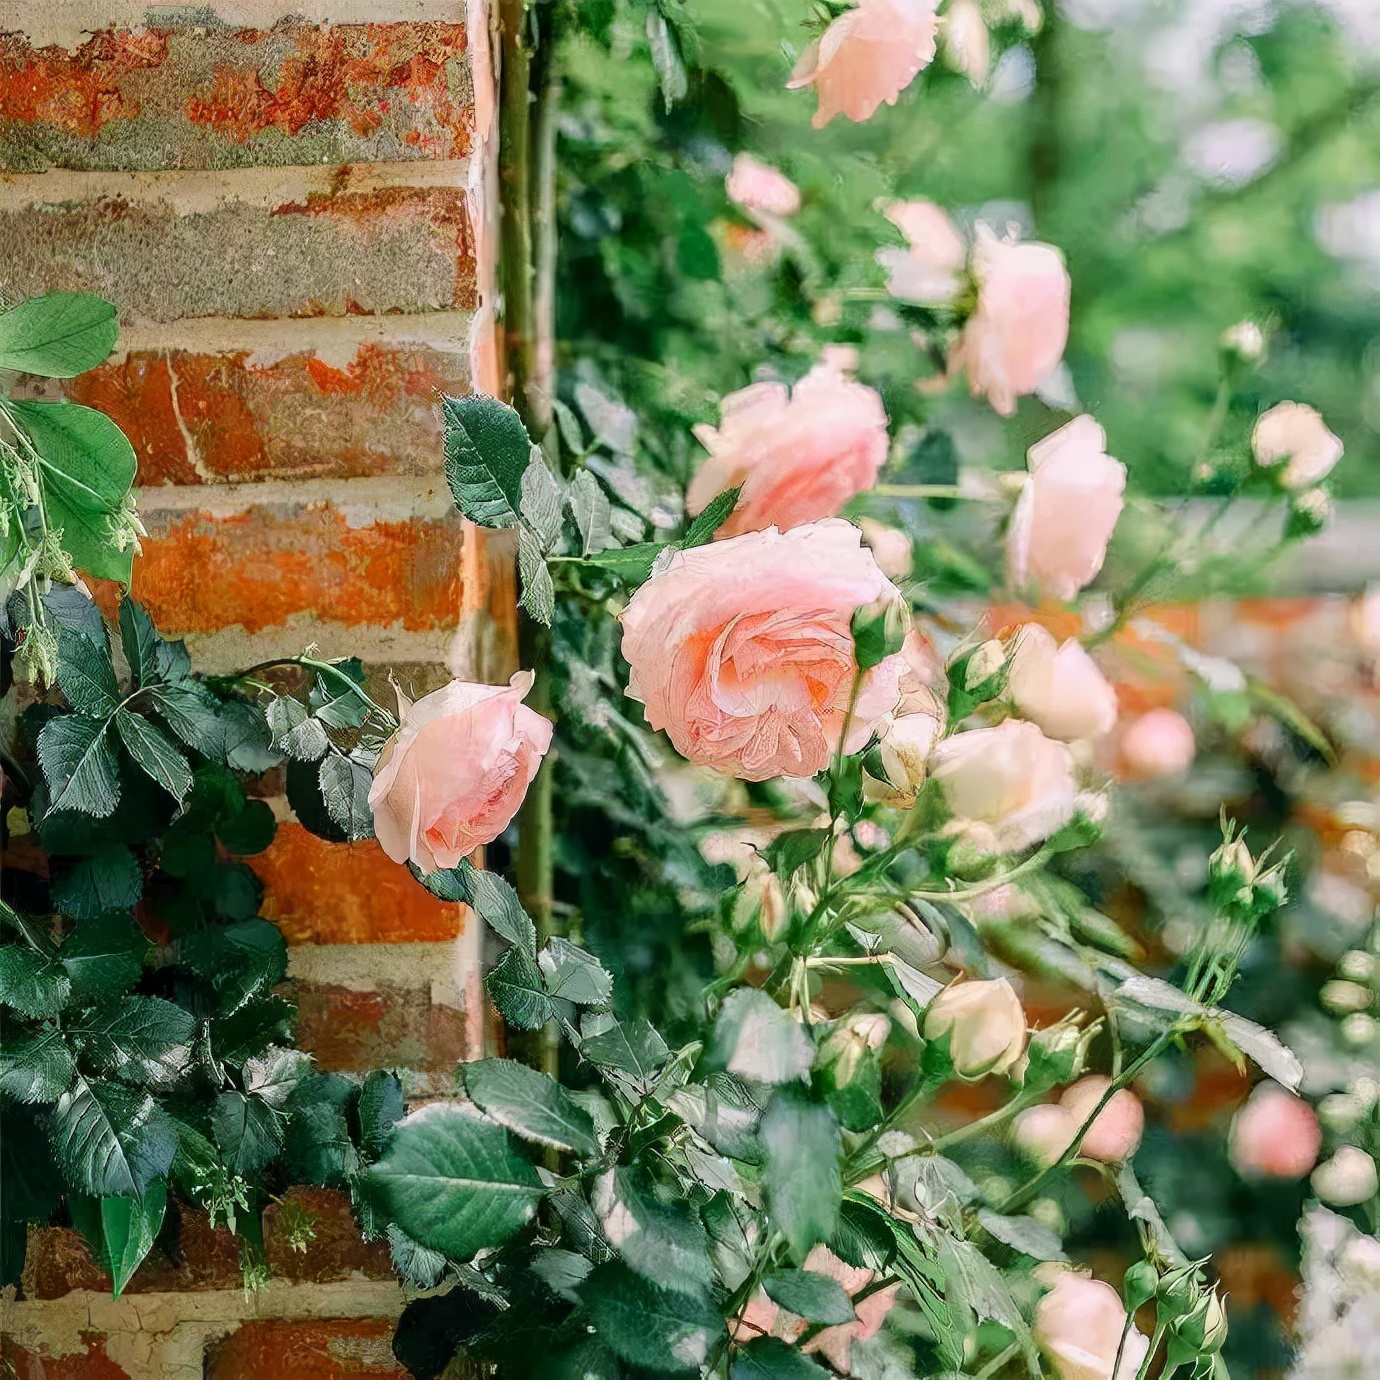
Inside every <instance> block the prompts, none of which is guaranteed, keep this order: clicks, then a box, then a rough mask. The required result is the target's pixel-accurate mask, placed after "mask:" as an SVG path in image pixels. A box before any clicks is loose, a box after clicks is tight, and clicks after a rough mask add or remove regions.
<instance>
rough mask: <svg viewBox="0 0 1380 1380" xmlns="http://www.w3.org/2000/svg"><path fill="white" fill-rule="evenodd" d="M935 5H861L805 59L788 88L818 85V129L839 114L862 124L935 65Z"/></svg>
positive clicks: (897, 0) (866, 1)
mask: <svg viewBox="0 0 1380 1380" xmlns="http://www.w3.org/2000/svg"><path fill="white" fill-rule="evenodd" d="M935 3H936V0H859V3H858V6H857V8H856V9H851V10H848V11H847V12H846V13H844V14H841V15H839V17H838V18H837V19H836V20H834V22H833V23H832V24H830V25H829V27H828V28H827V29H826V30H825V31H824V33H823V35H822V36H821V37H819V38H817V39H816V40H815V41H814V42H813V43H811V44H810V46H809V47H808V48H806V49H805V51H804V52H803V53H802V54H801V55H800V61H799V62H797V63H796V65H795V71H794V72H792V73H791V79H790V81H788V82H787V83H786V86H787V89H788V90H791V91H794V90H796V89H798V88H799V87H802V86H813V87H814V88H815V92H816V94H817V95H818V97H819V108H818V109H817V110H816V111H815V117H814V120H813V121H812V123H813V124H814V127H815V128H816V129H821V128H822V127H823V126H824V125H827V124H828V123H829V121H830V120H832V119H833V118H834V116H835V115H847V116H848V118H849V119H850V120H854V121H857V122H859V123H861V122H862V121H863V120H866V119H868V118H869V117H870V116H871V115H872V114H873V112H874V111H875V110H876V109H877V107H878V106H880V105H895V104H896V98H897V97H898V96H899V95H900V94H901V92H902V91H904V90H905V89H906V87H908V86H909V85H910V84H911V82H913V81H914V80H915V77H916V75H917V74H918V73H919V72H920V71H921V70H922V69H923V68H925V67H928V66H929V64H930V63H931V62H932V61H933V60H934V53H935V39H936V34H937V33H938V29H939V20H938V19H937V18H936V17H935V13H934V9H935Z"/></svg>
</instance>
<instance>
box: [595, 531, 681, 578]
mask: <svg viewBox="0 0 1380 1380" xmlns="http://www.w3.org/2000/svg"><path fill="white" fill-rule="evenodd" d="M667 550H670V548H669V547H667V546H665V545H663V544H662V543H661V542H654V541H644V542H638V543H637V544H636V545H635V546H620V547H615V548H614V549H613V550H611V551H599V552H596V553H595V554H593V555H590V556H586V557H585V558H584V562H583V563H584V564H585V565H586V566H589V567H590V568H591V569H593V570H602V571H603V572H604V573H605V574H608V575H612V576H613V577H614V579H616V580H621V581H622V582H623V583H624V584H625V585H628V586H635V585H640V584H641V583H642V582H643V581H644V580H645V579H646V578H647V577H648V576H649V575H650V574H651V573H652V567H653V566H654V565H655V564H656V562H657V558H658V557H659V556H660V555H661V553H662V552H663V551H667Z"/></svg>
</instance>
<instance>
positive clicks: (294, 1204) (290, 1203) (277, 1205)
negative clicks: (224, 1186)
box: [264, 1188, 393, 1284]
mask: <svg viewBox="0 0 1380 1380" xmlns="http://www.w3.org/2000/svg"><path fill="white" fill-rule="evenodd" d="M303 1222H305V1223H306V1225H307V1226H308V1227H309V1228H310V1233H311V1234H310V1237H308V1238H305V1239H304V1238H303V1237H301V1236H300V1235H299V1234H297V1233H296V1232H295V1231H291V1230H289V1228H290V1227H292V1226H296V1225H299V1224H301V1223H303ZM294 1243H296V1244H294ZM299 1246H300V1247H301V1248H300V1249H299ZM264 1250H265V1253H266V1254H267V1256H268V1267H269V1270H270V1271H271V1272H272V1274H273V1277H274V1278H275V1279H286V1280H291V1281H292V1282H293V1283H296V1284H323V1283H325V1282H326V1281H328V1280H334V1279H349V1278H351V1277H352V1276H357V1275H364V1276H366V1277H367V1278H369V1279H392V1278H393V1264H392V1259H391V1257H390V1255H389V1252H388V1245H387V1243H386V1242H384V1241H363V1240H361V1239H360V1235H359V1228H358V1227H357V1226H356V1225H355V1219H354V1214H353V1213H352V1212H351V1211H350V1199H349V1196H348V1195H347V1194H344V1193H337V1192H336V1191H335V1190H334V1189H330V1188H294V1189H290V1190H289V1191H288V1193H287V1194H286V1195H285V1196H284V1197H283V1199H282V1200H281V1201H278V1202H274V1203H272V1204H270V1206H269V1207H268V1209H267V1211H266V1212H265V1213H264Z"/></svg>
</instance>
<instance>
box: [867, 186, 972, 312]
mask: <svg viewBox="0 0 1380 1380" xmlns="http://www.w3.org/2000/svg"><path fill="white" fill-rule="evenodd" d="M886 218H887V219H888V220H889V221H890V222H891V223H892V224H893V225H894V226H895V227H896V228H897V229H898V230H899V231H900V232H901V233H902V234H903V235H904V236H905V237H906V240H907V241H908V245H907V248H905V249H898V248H896V247H895V246H894V245H887V246H886V247H885V248H882V249H879V250H878V251H877V262H878V263H879V264H881V266H882V267H883V268H884V269H886V271H887V281H886V290H887V291H888V292H889V293H890V294H891V295H892V296H893V297H898V298H900V299H901V301H903V302H915V303H917V304H918V305H920V306H925V307H936V306H944V305H946V304H947V303H949V302H952V301H953V300H954V298H955V297H957V296H958V294H959V292H960V291H961V290H962V287H963V266H964V264H965V263H966V262H967V259H968V249H967V246H966V245H965V244H964V243H963V236H962V235H960V234H959V233H958V229H957V227H956V226H955V225H954V223H953V221H952V220H950V219H949V216H948V213H947V212H946V211H944V210H942V209H941V208H940V207H938V206H936V205H935V204H934V202H932V201H893V202H892V203H891V205H890V206H888V207H887V208H886Z"/></svg>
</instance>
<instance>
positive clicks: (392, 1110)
mask: <svg viewBox="0 0 1380 1380" xmlns="http://www.w3.org/2000/svg"><path fill="white" fill-rule="evenodd" d="M284 1052H285V1053H286V1051H284ZM406 1114H407V1104H406V1102H405V1100H404V1098H403V1087H402V1082H401V1080H400V1079H399V1078H398V1076H397V1074H395V1073H389V1072H388V1071H387V1070H386V1069H375V1070H374V1071H373V1072H372V1073H371V1074H370V1075H369V1076H368V1077H367V1078H366V1079H365V1080H364V1082H363V1084H361V1086H360V1089H359V1102H358V1103H357V1104H356V1107H355V1115H356V1116H357V1117H358V1119H359V1143H360V1145H361V1146H362V1147H363V1149H364V1151H365V1153H366V1154H368V1155H369V1156H370V1157H375V1156H377V1155H379V1154H381V1153H382V1152H383V1148H384V1146H385V1145H387V1144H388V1138H389V1136H391V1135H392V1134H393V1127H394V1126H396V1125H397V1124H398V1122H400V1121H401V1120H402V1119H403V1117H404V1116H405V1115H406Z"/></svg>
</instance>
